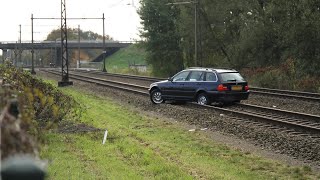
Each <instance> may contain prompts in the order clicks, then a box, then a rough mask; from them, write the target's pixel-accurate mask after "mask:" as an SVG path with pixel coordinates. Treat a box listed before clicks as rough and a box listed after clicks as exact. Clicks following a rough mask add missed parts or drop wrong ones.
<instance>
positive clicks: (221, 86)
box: [217, 84, 228, 91]
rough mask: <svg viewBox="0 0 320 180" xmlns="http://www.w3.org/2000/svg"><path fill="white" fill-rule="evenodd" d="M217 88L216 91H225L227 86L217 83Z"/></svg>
mask: <svg viewBox="0 0 320 180" xmlns="http://www.w3.org/2000/svg"><path fill="white" fill-rule="evenodd" d="M217 89H218V91H227V90H228V87H227V86H223V85H222V84H219V86H218V88H217Z"/></svg>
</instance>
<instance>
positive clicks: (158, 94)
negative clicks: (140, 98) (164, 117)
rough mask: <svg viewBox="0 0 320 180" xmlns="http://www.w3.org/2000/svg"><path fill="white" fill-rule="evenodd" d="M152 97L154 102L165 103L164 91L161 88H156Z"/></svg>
mask: <svg viewBox="0 0 320 180" xmlns="http://www.w3.org/2000/svg"><path fill="white" fill-rule="evenodd" d="M150 99H151V102H152V103H153V104H160V103H163V99H162V93H161V91H160V90H159V89H155V90H153V91H151V94H150Z"/></svg>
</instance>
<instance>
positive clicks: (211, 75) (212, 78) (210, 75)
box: [206, 72, 217, 81]
mask: <svg viewBox="0 0 320 180" xmlns="http://www.w3.org/2000/svg"><path fill="white" fill-rule="evenodd" d="M206 81H217V76H216V74H214V73H212V72H207V74H206Z"/></svg>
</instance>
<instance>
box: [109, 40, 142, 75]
mask: <svg viewBox="0 0 320 180" xmlns="http://www.w3.org/2000/svg"><path fill="white" fill-rule="evenodd" d="M129 64H138V65H146V52H145V50H144V49H143V48H142V47H141V45H139V44H133V45H130V46H129V47H126V48H122V49H120V50H119V51H117V52H116V53H114V54H113V55H111V56H110V57H108V58H107V59H106V68H107V70H108V71H109V72H112V73H126V74H128V73H129V74H139V73H138V72H137V71H134V70H130V69H129ZM140 74H141V73H140ZM144 74H148V72H147V73H144Z"/></svg>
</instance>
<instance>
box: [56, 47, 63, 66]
mask: <svg viewBox="0 0 320 180" xmlns="http://www.w3.org/2000/svg"><path fill="white" fill-rule="evenodd" d="M61 64H62V57H61V48H60V47H57V48H56V49H55V65H56V67H61Z"/></svg>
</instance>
